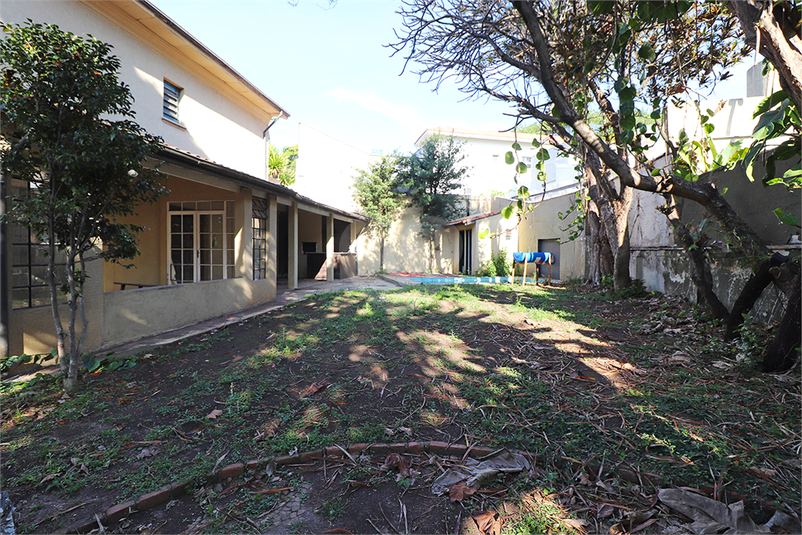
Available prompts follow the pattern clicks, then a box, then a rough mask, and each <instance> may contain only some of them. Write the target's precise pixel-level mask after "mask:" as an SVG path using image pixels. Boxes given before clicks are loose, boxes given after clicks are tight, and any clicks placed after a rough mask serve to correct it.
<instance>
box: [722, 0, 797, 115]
mask: <svg viewBox="0 0 802 535" xmlns="http://www.w3.org/2000/svg"><path fill="white" fill-rule="evenodd" d="M790 4H791V2H777V3H776V4H775V3H774V2H756V1H755V0H738V1H735V2H727V3H726V6H727V9H729V10H730V11H732V12H733V14H734V15H735V16H736V17H737V18H738V20H739V22H740V23H741V29H742V30H743V32H744V37H745V38H746V42H747V43H748V44H749V45H750V46H751V47H752V48H756V47H757V46H760V50H759V51H758V52H760V54H762V55H763V57H765V58H766V59H768V60H769V61H770V62H771V64H772V65H773V66H774V68H775V69H776V70H777V73H778V74H779V77H780V86H781V87H782V88H783V89H784V90H785V91H786V92H787V93H788V97H789V98H790V99H791V101H792V102H793V103H794V104H795V105H796V108H797V109H802V38H800V36H799V28H798V26H797V25H798V24H799V22H798V20H796V17H797V15H796V14H794V13H793V11H794V7H793V6H792V5H790ZM758 43H759V45H758Z"/></svg>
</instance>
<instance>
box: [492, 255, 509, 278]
mask: <svg viewBox="0 0 802 535" xmlns="http://www.w3.org/2000/svg"><path fill="white" fill-rule="evenodd" d="M491 264H492V265H493V268H494V271H495V272H496V274H495V275H491V276H492V277H509V276H510V274H511V271H512V270H511V266H510V259H509V255H508V254H507V249H505V248H502V249H499V251H498V254H494V255H493V256H492V262H491Z"/></svg>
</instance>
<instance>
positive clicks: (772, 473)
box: [749, 466, 777, 479]
mask: <svg viewBox="0 0 802 535" xmlns="http://www.w3.org/2000/svg"><path fill="white" fill-rule="evenodd" d="M749 471H750V472H752V473H754V474H757V475H759V476H763V477H767V478H769V479H772V478H774V477H777V470H771V469H769V468H761V467H759V466H751V467H749Z"/></svg>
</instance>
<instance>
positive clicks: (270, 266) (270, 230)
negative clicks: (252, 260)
mask: <svg viewBox="0 0 802 535" xmlns="http://www.w3.org/2000/svg"><path fill="white" fill-rule="evenodd" d="M277 235H278V199H277V198H276V196H275V195H270V196H268V198H267V266H265V267H266V273H265V278H266V279H267V280H268V281H270V282H269V283H268V284H269V287H270V289H269V292H270V295H271V297H270V299H271V300H272V299H275V298H276V270H277V268H278V240H277V239H276V237H277Z"/></svg>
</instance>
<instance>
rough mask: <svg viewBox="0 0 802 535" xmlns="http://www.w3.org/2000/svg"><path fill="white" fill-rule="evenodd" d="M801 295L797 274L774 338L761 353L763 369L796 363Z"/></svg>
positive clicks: (776, 369) (801, 323) (773, 369)
mask: <svg viewBox="0 0 802 535" xmlns="http://www.w3.org/2000/svg"><path fill="white" fill-rule="evenodd" d="M801 301H802V295H800V279H799V274H797V276H796V284H794V289H793V291H792V292H791V294H790V296H789V297H788V304H787V305H786V306H785V314H784V315H783V318H782V320H781V321H780V325H779V327H778V328H777V334H776V335H775V337H774V340H772V342H771V343H770V344H769V346H768V347H767V348H766V351H765V352H764V353H763V371H765V372H781V371H785V370H788V369H790V368H791V367H792V366H793V365H794V363H796V360H797V357H798V354H799V347H800V344H801V343H802V339H800V338H801V337H802V334H801V333H802V302H801Z"/></svg>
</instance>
